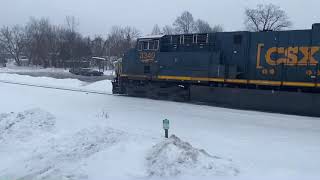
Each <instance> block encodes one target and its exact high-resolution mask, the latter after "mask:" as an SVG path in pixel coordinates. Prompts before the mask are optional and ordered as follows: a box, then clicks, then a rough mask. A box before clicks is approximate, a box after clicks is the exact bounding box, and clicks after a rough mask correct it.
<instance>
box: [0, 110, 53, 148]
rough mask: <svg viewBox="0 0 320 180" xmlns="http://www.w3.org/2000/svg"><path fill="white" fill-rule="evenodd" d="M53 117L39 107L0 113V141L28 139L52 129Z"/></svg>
mask: <svg viewBox="0 0 320 180" xmlns="http://www.w3.org/2000/svg"><path fill="white" fill-rule="evenodd" d="M54 126H55V117H54V116H53V115H52V114H50V113H48V112H46V111H44V110H41V109H30V110H26V111H23V112H18V113H15V112H11V113H2V114H0V143H4V142H10V141H28V140H29V139H31V138H32V137H34V136H38V135H39V133H46V132H50V131H52V130H53V129H54Z"/></svg>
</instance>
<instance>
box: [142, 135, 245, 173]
mask: <svg viewBox="0 0 320 180" xmlns="http://www.w3.org/2000/svg"><path fill="white" fill-rule="evenodd" d="M146 159H147V167H148V174H149V176H177V175H188V174H190V175H197V176H199V175H200V176H201V175H202V176H207V175H216V176H223V175H231V176H234V175H237V174H238V173H239V171H238V170H237V169H236V168H234V167H233V164H232V162H231V160H225V159H222V158H220V157H216V156H211V155H210V154H208V153H207V152H206V151H204V150H202V149H197V148H194V147H192V146H191V145H190V144H189V143H187V142H184V141H182V140H181V139H179V138H178V137H176V136H175V135H172V136H171V137H170V138H169V139H167V140H165V141H163V142H160V143H159V144H157V145H155V146H154V147H153V148H152V149H151V151H150V152H149V154H148V155H147V158H146Z"/></svg>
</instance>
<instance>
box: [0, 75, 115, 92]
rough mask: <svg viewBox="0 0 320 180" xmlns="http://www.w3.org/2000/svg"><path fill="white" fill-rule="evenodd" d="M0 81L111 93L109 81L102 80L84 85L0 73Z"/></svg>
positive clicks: (60, 80)
mask: <svg viewBox="0 0 320 180" xmlns="http://www.w3.org/2000/svg"><path fill="white" fill-rule="evenodd" d="M0 80H1V81H9V82H15V83H23V84H31V85H38V86H48V87H56V88H70V89H75V90H91V91H99V92H102V93H111V89H112V84H111V81H110V80H102V81H98V82H94V83H86V82H83V81H80V80H78V79H55V78H51V77H32V76H26V75H18V74H7V73H0Z"/></svg>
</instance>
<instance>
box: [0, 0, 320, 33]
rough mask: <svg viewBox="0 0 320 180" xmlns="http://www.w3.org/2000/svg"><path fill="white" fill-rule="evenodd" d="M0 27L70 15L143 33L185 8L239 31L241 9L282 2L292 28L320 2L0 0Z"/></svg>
mask: <svg viewBox="0 0 320 180" xmlns="http://www.w3.org/2000/svg"><path fill="white" fill-rule="evenodd" d="M0 2H1V3H0V26H3V25H14V24H25V23H26V22H27V21H28V20H29V18H30V17H37V18H39V17H46V18H49V19H50V21H51V22H52V23H54V24H63V23H64V20H65V16H75V17H76V18H77V19H78V20H79V22H80V26H79V31H80V32H81V33H83V34H85V35H94V34H101V35H105V34H107V32H108V31H109V30H110V28H111V26H113V25H122V26H125V25H130V26H135V27H136V28H138V29H139V30H140V31H141V32H142V33H143V34H148V33H150V31H151V29H152V27H153V25H154V24H159V26H164V25H166V24H172V22H173V21H174V20H175V18H176V17H177V16H178V15H180V14H181V13H182V12H183V11H184V10H188V11H190V12H191V13H192V14H193V16H194V18H196V19H197V18H201V19H204V20H206V21H208V22H209V23H210V24H211V25H214V24H221V25H222V26H223V27H224V29H225V30H226V31H233V30H243V29H244V25H243V19H244V15H243V13H244V9H245V8H246V7H254V6H256V5H257V4H258V3H274V4H276V5H279V6H281V7H282V8H283V9H284V10H285V11H287V13H288V15H289V16H290V18H291V21H292V22H293V28H294V29H306V28H310V27H311V24H312V23H315V22H320V11H319V7H320V0H0Z"/></svg>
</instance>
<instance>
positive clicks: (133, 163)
mask: <svg viewBox="0 0 320 180" xmlns="http://www.w3.org/2000/svg"><path fill="white" fill-rule="evenodd" d="M0 80H7V81H15V82H25V83H32V84H37V85H51V86H59V87H68V88H76V89H90V90H95V91H103V92H111V83H110V81H107V80H104V81H99V82H96V83H91V84H90V83H84V82H81V81H79V80H75V79H63V80H61V79H60V80H58V79H53V78H40V77H30V76H22V75H15V74H5V73H4V74H0ZM0 100H1V101H0V179H1V180H9V179H10V180H12V179H25V180H29V179H30V180H34V179H52V180H57V179H74V180H82V179H84V180H86V179H89V180H101V179H110V180H111V179H121V180H122V179H123V180H129V179H130V180H131V179H133V180H135V179H136V180H147V179H156V180H160V179H161V180H162V179H180V180H185V179H186V180H188V179H190V180H198V179H206V180H213V179H219V180H220V179H222V180H224V179H226V180H248V179H252V180H256V179H259V180H270V179H273V180H274V179H279V180H301V179H308V180H309V179H311V180H313V179H314V180H316V179H319V177H320V171H319V167H320V140H319V138H320V118H312V117H301V116H289V115H280V114H271V113H261V112H253V111H241V110H232V109H225V108H217V107H210V106H201V105H192V104H185V103H176V102H167V101H156V100H148V99H140V98H131V97H123V96H112V95H99V94H90V93H84V92H71V91H63V90H56V89H44V88H38V87H28V86H21V85H14V84H4V83H0ZM164 118H168V119H169V120H170V123H171V129H170V131H169V133H170V134H174V135H173V136H172V137H171V138H170V139H168V140H164V137H163V130H162V120H163V119H164Z"/></svg>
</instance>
